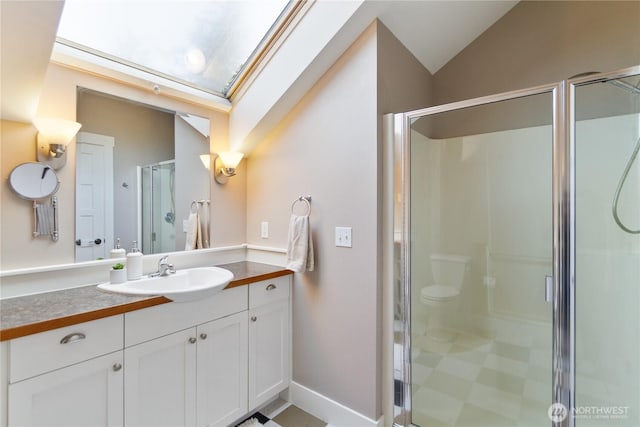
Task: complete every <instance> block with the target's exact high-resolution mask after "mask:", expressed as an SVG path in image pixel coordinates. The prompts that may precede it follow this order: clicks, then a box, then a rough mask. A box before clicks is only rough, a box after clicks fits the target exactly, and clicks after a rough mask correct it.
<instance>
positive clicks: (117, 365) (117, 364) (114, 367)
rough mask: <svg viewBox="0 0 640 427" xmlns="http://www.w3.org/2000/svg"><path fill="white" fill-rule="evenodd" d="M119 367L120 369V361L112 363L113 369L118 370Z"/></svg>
mask: <svg viewBox="0 0 640 427" xmlns="http://www.w3.org/2000/svg"><path fill="white" fill-rule="evenodd" d="M120 369H122V365H121V364H120V363H114V365H113V370H114V371H115V372H118V371H119V370H120Z"/></svg>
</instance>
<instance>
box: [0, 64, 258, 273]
mask: <svg viewBox="0 0 640 427" xmlns="http://www.w3.org/2000/svg"><path fill="white" fill-rule="evenodd" d="M78 86H81V87H85V88H89V89H93V90H96V91H100V92H104V93H110V94H113V95H116V96H119V97H123V98H128V99H132V100H135V101H137V102H141V103H145V104H149V105H153V106H158V107H162V108H165V109H169V110H173V111H182V112H187V113H192V114H196V115H199V116H203V117H207V118H209V119H210V121H211V142H210V145H211V150H212V151H214V152H215V151H220V150H222V149H224V148H226V147H227V145H228V138H227V128H228V115H227V114H226V113H222V112H217V111H213V110H210V109H206V108H203V107H201V106H197V105H192V104H188V103H185V102H182V101H178V100H175V99H172V98H169V97H165V96H161V95H160V96H158V95H155V94H154V93H153V91H151V90H148V91H147V90H143V89H138V88H134V87H130V86H126V85H123V84H120V83H117V82H114V81H111V80H107V79H102V78H99V77H96V76H93V75H90V74H86V73H82V72H78V71H75V70H71V69H67V68H63V67H60V66H57V65H55V64H50V65H49V69H48V70H47V76H46V80H45V83H44V89H43V91H42V94H41V96H40V103H39V107H38V116H40V117H58V118H66V119H75V118H76V88H77V87H78ZM1 132H2V144H1V145H2V148H1V150H2V160H1V162H2V170H1V175H2V179H3V183H2V192H1V197H2V200H1V202H2V204H1V205H0V215H1V224H0V227H1V228H0V230H1V233H2V235H1V237H2V239H1V240H2V241H1V243H0V250H1V253H2V258H1V259H0V263H1V264H0V268H1V269H2V270H10V269H15V268H27V267H36V266H43V265H53V264H64V263H72V262H74V243H73V242H74V239H75V237H74V231H75V225H74V206H75V189H74V186H75V178H74V175H75V173H74V172H75V166H74V165H75V145H74V144H70V146H69V149H68V152H67V155H68V161H67V165H66V166H65V167H64V168H62V169H61V170H59V171H58V176H59V178H60V181H61V185H60V189H59V191H58V193H57V195H58V198H59V204H60V240H59V241H58V242H57V243H53V242H51V241H50V240H48V239H43V238H38V239H33V238H31V231H32V227H33V218H32V213H31V204H30V203H29V202H26V201H24V200H21V199H19V198H18V197H17V196H15V195H14V194H13V193H12V192H11V190H10V189H9V188H8V184H7V182H6V179H7V177H8V176H9V173H10V172H11V170H12V169H13V168H14V167H15V166H16V165H18V164H20V163H23V162H28V161H35V134H36V131H35V129H34V127H33V126H32V125H31V124H22V123H15V122H8V121H2V130H1ZM211 182H212V184H211V199H212V201H213V204H212V229H213V235H214V241H213V245H214V246H224V245H228V244H238V243H242V242H244V241H245V223H246V221H245V212H246V209H245V193H244V191H245V186H244V181H243V179H242V178H240V179H237V180H236V181H235V182H234V183H233V184H230V185H227V186H225V187H222V186H219V185H216V184H215V182H213V180H211ZM216 206H217V207H220V206H224V207H225V209H215V207H216ZM216 236H217V240H216Z"/></svg>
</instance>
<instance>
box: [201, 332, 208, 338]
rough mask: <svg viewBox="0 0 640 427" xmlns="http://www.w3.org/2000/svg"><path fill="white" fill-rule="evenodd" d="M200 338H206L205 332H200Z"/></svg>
mask: <svg viewBox="0 0 640 427" xmlns="http://www.w3.org/2000/svg"><path fill="white" fill-rule="evenodd" d="M200 339H201V340H206V339H207V334H205V333H204V332H203V333H201V334H200Z"/></svg>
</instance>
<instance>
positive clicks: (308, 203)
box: [291, 196, 311, 216]
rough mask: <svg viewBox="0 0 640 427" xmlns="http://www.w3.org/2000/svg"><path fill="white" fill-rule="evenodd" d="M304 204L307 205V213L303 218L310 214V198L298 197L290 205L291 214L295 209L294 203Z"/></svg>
mask: <svg viewBox="0 0 640 427" xmlns="http://www.w3.org/2000/svg"><path fill="white" fill-rule="evenodd" d="M300 202H304V203H305V204H306V205H307V213H305V214H304V215H303V216H306V215H309V214H310V213H311V196H300V197H298V198H297V199H295V200H294V201H293V203H291V213H293V208H295V206H296V203H300Z"/></svg>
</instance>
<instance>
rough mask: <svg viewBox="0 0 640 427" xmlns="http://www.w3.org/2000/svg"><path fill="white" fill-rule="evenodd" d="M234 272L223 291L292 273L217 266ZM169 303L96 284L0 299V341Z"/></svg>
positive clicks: (236, 265) (248, 265) (258, 266)
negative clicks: (103, 289) (124, 293)
mask: <svg viewBox="0 0 640 427" xmlns="http://www.w3.org/2000/svg"><path fill="white" fill-rule="evenodd" d="M217 267H221V268H226V269H227V270H230V271H231V272H232V273H233V276H234V279H233V280H232V281H231V282H230V283H229V285H227V287H226V288H225V289H229V288H233V287H236V286H243V285H247V284H249V283H254V282H259V281H261V280H268V279H273V278H276V277H280V276H286V275H289V274H293V272H292V271H290V270H286V269H284V268H282V267H278V266H273V265H268V264H260V263H255V262H248V261H243V262H235V263H232V264H223V265H218V266H217ZM169 302H171V301H170V300H168V299H167V298H165V297H162V296H150V297H139V296H138V297H136V296H127V295H119V294H112V293H107V292H102V291H100V290H98V288H97V285H89V286H82V287H79V288H71V289H64V290H59V291H53V292H46V293H42V294H34V295H27V296H23V297H16V298H8V299H5V300H0V341H6V340H10V339H14V338H19V337H23V336H26V335H31V334H35V333H38V332H44V331H49V330H51V329H56V328H61V327H64V326H70V325H75V324H78V323H82V322H88V321H90V320H96V319H101V318H103V317H108V316H113V315H116V314H122V313H127V312H129V311H134V310H140V309H142V308H147V307H152V306H154V305H159V304H166V303H169Z"/></svg>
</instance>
